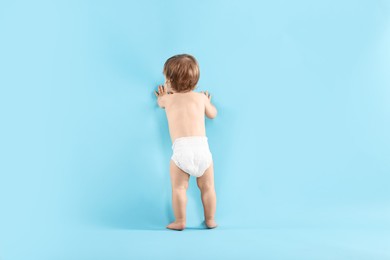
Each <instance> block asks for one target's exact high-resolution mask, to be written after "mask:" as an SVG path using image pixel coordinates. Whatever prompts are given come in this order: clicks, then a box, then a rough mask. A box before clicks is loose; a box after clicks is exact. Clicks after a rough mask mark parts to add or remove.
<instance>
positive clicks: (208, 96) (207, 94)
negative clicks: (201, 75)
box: [200, 90, 211, 102]
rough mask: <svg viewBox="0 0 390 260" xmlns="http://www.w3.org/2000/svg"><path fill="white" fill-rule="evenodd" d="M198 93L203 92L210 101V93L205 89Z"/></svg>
mask: <svg viewBox="0 0 390 260" xmlns="http://www.w3.org/2000/svg"><path fill="white" fill-rule="evenodd" d="M200 93H203V94H205V95H206V97H207V98H208V99H209V101H210V102H211V94H210V93H209V92H208V91H207V90H206V92H205V91H201V92H200Z"/></svg>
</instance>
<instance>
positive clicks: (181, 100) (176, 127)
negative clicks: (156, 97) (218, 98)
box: [165, 91, 206, 142]
mask: <svg viewBox="0 0 390 260" xmlns="http://www.w3.org/2000/svg"><path fill="white" fill-rule="evenodd" d="M204 100H205V98H204V94H201V93H198V92H194V91H191V92H187V93H174V94H170V95H168V98H167V102H166V105H165V111H166V114H167V119H168V125H169V133H170V135H171V139H172V142H174V141H175V139H176V138H179V137H183V136H205V135H206V128H205V101H204Z"/></svg>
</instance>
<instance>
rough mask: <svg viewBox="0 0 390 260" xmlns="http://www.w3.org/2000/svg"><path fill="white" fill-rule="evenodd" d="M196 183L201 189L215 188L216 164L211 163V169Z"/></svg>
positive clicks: (197, 179)
mask: <svg viewBox="0 0 390 260" xmlns="http://www.w3.org/2000/svg"><path fill="white" fill-rule="evenodd" d="M196 182H197V184H198V186H199V187H202V185H209V186H214V162H211V165H210V167H209V168H207V170H206V171H205V172H204V173H203V175H202V176H200V177H198V178H196Z"/></svg>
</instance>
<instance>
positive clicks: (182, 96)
mask: <svg viewBox="0 0 390 260" xmlns="http://www.w3.org/2000/svg"><path fill="white" fill-rule="evenodd" d="M168 93H169V94H168ZM155 94H156V96H157V103H158V105H159V106H160V107H161V108H163V109H165V112H166V115H167V119H168V125H169V133H170V136H171V141H172V144H173V142H174V141H175V140H176V139H177V138H179V137H184V136H206V128H205V116H207V117H208V118H210V119H212V118H215V117H216V115H217V109H216V108H215V106H214V105H212V104H211V95H210V94H209V93H208V91H206V92H200V93H199V92H194V91H189V92H185V93H184V92H182V93H179V92H175V91H174V90H173V89H171V88H170V84H169V81H167V80H166V82H165V85H164V86H162V85H160V86H158V92H155ZM170 175H171V184H172V206H173V212H174V215H175V221H174V222H172V223H170V224H169V225H168V226H167V228H168V229H172V230H183V229H185V226H186V204H187V194H186V192H187V189H188V182H189V179H190V175H189V174H188V173H186V172H184V171H183V170H181V169H180V168H179V167H177V166H176V164H175V163H174V162H173V161H172V160H170ZM196 181H197V185H198V187H199V189H200V191H201V199H202V203H203V209H204V218H205V224H206V226H207V227H208V228H215V227H217V223H216V222H215V219H214V216H215V211H216V203H217V199H216V193H215V187H214V164H213V163H211V166H210V167H209V168H207V170H206V171H205V173H204V174H203V175H202V176H201V177H198V178H197V180H196Z"/></svg>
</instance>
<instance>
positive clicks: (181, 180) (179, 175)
mask: <svg viewBox="0 0 390 260" xmlns="http://www.w3.org/2000/svg"><path fill="white" fill-rule="evenodd" d="M170 173H171V182H172V188H178V187H184V188H187V187H188V181H189V179H190V175H189V174H188V173H186V172H185V171H183V170H182V169H180V168H179V167H177V165H176V164H175V163H174V161H172V160H171V162H170Z"/></svg>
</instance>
